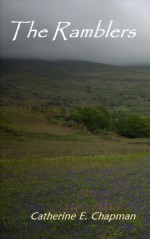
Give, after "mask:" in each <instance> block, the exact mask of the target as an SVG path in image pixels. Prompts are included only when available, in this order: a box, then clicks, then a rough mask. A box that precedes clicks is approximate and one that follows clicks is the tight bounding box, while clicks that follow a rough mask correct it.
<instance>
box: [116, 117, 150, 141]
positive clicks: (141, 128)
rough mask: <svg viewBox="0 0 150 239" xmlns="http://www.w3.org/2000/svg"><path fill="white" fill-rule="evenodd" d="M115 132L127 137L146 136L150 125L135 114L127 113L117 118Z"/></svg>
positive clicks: (149, 132) (149, 131)
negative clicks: (125, 115)
mask: <svg viewBox="0 0 150 239" xmlns="http://www.w3.org/2000/svg"><path fill="white" fill-rule="evenodd" d="M116 128H117V132H118V133H119V134H120V135H122V136H126V137H129V138H141V137H148V136H149V134H150V127H149V125H148V123H147V122H146V121H145V120H144V119H142V118H141V117H139V116H137V115H129V116H127V117H123V118H121V119H119V120H118V122H117V124H116Z"/></svg>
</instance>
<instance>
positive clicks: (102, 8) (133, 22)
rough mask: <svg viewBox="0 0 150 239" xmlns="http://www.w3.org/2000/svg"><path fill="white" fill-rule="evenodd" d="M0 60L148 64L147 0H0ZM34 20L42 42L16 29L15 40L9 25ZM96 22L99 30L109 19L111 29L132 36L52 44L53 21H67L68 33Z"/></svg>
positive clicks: (149, 18)
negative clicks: (132, 35) (132, 34)
mask: <svg viewBox="0 0 150 239" xmlns="http://www.w3.org/2000/svg"><path fill="white" fill-rule="evenodd" d="M0 2H1V17H0V19H1V23H0V32H1V37H0V40H1V44H0V48H1V50H0V52H1V55H0V57H1V58H11V59H26V60H28V59H33V60H35V59H37V60H46V61H56V60H81V61H88V62H95V63H102V64H109V65H127V66H128V65H150V44H149V41H150V31H149V29H150V15H149V10H150V1H149V0H114V1H113V2H110V1H109V0H94V1H92V2H91V1H87V0H80V1H79V0H76V1H73V0H62V1H61V2H60V1H58V0H55V1H53V0H49V1H48V0H45V1H42V2H41V1H40V0H30V1H29V0H26V1H24V0H20V1H19V2H18V1H17V0H1V1H0ZM32 20H35V28H37V29H38V30H41V29H43V28H46V29H48V30H49V37H47V38H42V39H40V38H29V39H27V38H26V34H27V33H28V27H27V26H25V27H24V28H22V29H21V30H20V32H19V34H18V38H17V39H16V41H14V42H13V41H12V38H13V36H14V32H15V29H16V25H15V24H11V21H32ZM99 20H102V21H103V22H102V23H103V27H104V28H107V26H108V23H109V22H110V21H111V20H113V21H114V28H119V29H126V28H129V29H137V35H136V37H135V38H132V39H129V38H126V37H124V38H115V39H110V38H107V39H106V38H101V39H94V38H84V39H81V38H78V39H69V40H68V41H67V42H66V41H63V39H62V37H60V36H59V37H58V39H56V41H55V42H52V41H51V39H50V37H52V36H53V35H54V32H55V29H56V27H57V23H58V22H59V21H69V22H70V23H71V27H70V28H68V29H67V31H66V32H67V33H68V32H69V30H71V29H77V28H78V29H79V30H81V29H83V28H85V29H86V28H92V29H95V27H96V25H97V23H98V21H99Z"/></svg>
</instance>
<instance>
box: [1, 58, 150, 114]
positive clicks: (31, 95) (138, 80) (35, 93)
mask: <svg viewBox="0 0 150 239" xmlns="http://www.w3.org/2000/svg"><path fill="white" fill-rule="evenodd" d="M149 78H150V69H149V68H148V67H147V68H146V67H144V66H143V67H119V66H110V65H105V64H99V63H91V62H82V61H56V62H44V61H33V60H28V61H25V60H2V61H1V77H0V86H1V105H15V106H16V105H17V106H22V107H24V108H28V109H31V108H32V109H34V110H36V109H40V110H41V111H44V110H45V109H49V108H51V107H54V106H63V107H66V108H72V107H73V108H74V107H82V106H86V105H89V106H100V105H101V106H104V107H105V108H106V109H107V110H108V111H109V112H113V111H123V112H125V113H126V112H127V113H134V114H138V115H141V116H150V111H149V107H150V94H149V88H150V85H149V84H150V81H149Z"/></svg>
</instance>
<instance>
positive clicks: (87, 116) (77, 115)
mask: <svg viewBox="0 0 150 239" xmlns="http://www.w3.org/2000/svg"><path fill="white" fill-rule="evenodd" d="M70 119H72V120H75V121H77V122H78V123H82V124H84V125H85V127H86V128H87V129H88V130H89V132H92V133H95V132H97V131H98V130H99V129H106V128H108V127H109V122H110V119H109V116H108V115H106V113H104V112H102V111H101V110H99V109H97V108H93V107H89V106H85V107H82V108H78V109H76V110H75V111H74V112H72V113H71V115H70Z"/></svg>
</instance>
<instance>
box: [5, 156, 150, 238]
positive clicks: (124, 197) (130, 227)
mask: <svg viewBox="0 0 150 239" xmlns="http://www.w3.org/2000/svg"><path fill="white" fill-rule="evenodd" d="M149 159H150V154H148V153H141V154H133V155H132V154H126V155H116V156H115V155H113V156H95V157H57V158H52V157H51V158H49V157H43V158H42V157H28V158H22V160H17V159H11V160H3V161H1V167H2V170H1V171H2V175H1V180H2V195H1V204H2V232H3V233H2V238H5V239H7V238H10V239H12V238H14V239H16V238H22V239H37V238H40V239H51V238H52V239H56V238H58V239H61V238H64V239H67V238H68V239H75V238H81V239H84V238H86V239H87V238H89V239H93V238H96V239H111V238H113V239H119V238H123V239H130V238H135V239H141V238H142V239H147V238H148V237H149V228H148V226H149V221H148V219H149V218H148V217H149V208H148V205H149V203H148V202H149V201H148V199H149V196H150V191H149V182H148V180H149ZM35 211H39V212H41V213H44V212H51V213H63V212H67V213H75V214H77V215H79V214H80V213H81V212H83V211H85V212H87V214H88V215H91V214H92V213H93V212H95V211H101V212H103V213H112V212H113V213H134V214H137V219H136V221H129V222H128V221H112V222H107V221H92V220H90V219H89V220H87V221H78V220H75V221H32V220H31V219H30V216H31V214H32V213H33V212H35Z"/></svg>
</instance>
